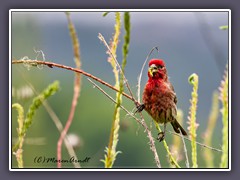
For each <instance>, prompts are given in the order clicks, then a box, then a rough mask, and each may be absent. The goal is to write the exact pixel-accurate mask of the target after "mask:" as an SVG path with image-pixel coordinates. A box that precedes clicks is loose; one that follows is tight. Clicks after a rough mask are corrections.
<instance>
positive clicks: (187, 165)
mask: <svg viewBox="0 0 240 180" xmlns="http://www.w3.org/2000/svg"><path fill="white" fill-rule="evenodd" d="M179 132H180V134H181V138H182V142H183V149H184V154H185V157H186V167H187V168H189V167H190V166H189V160H188V155H187V148H186V144H185V141H184V137H183V134H182V131H181V130H180V129H179Z"/></svg>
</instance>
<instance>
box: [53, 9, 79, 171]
mask: <svg viewBox="0 0 240 180" xmlns="http://www.w3.org/2000/svg"><path fill="white" fill-rule="evenodd" d="M66 16H67V20H68V27H69V32H70V36H71V39H72V46H73V53H74V59H75V64H76V68H77V69H80V68H81V58H80V51H79V49H80V44H79V41H78V37H77V33H76V30H75V28H74V25H73V23H72V21H71V18H70V14H69V13H68V12H67V13H66ZM80 75H81V74H78V73H76V74H75V78H74V86H73V98H72V105H71V109H70V113H69V116H68V120H67V123H66V125H65V127H64V129H63V131H62V133H61V135H60V137H59V139H58V144H57V158H58V160H59V161H58V163H57V166H58V168H61V167H62V164H61V161H60V160H61V159H62V143H63V140H64V139H65V136H66V135H67V132H68V130H69V128H70V126H71V124H72V121H73V117H74V114H75V110H76V106H77V102H78V98H79V96H80V91H81V76H80Z"/></svg>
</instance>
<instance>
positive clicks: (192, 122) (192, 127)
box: [188, 73, 198, 168]
mask: <svg viewBox="0 0 240 180" xmlns="http://www.w3.org/2000/svg"><path fill="white" fill-rule="evenodd" d="M188 81H189V83H190V84H191V85H193V92H192V99H191V101H190V102H191V106H190V112H189V118H188V119H189V131H190V137H191V140H192V141H191V146H192V163H193V168H197V167H198V164H197V144H196V137H197V134H196V130H197V127H198V124H197V123H196V113H197V102H198V92H197V91H198V75H197V74H195V73H194V74H192V75H191V76H190V77H189V79H188Z"/></svg>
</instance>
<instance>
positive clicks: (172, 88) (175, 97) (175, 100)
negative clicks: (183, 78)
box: [170, 83, 177, 104]
mask: <svg viewBox="0 0 240 180" xmlns="http://www.w3.org/2000/svg"><path fill="white" fill-rule="evenodd" d="M170 88H171V90H172V91H173V92H174V100H173V101H174V103H175V104H177V96H176V93H175V91H174V87H173V85H172V84H171V83H170Z"/></svg>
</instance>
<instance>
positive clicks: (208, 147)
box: [168, 131, 223, 153]
mask: <svg viewBox="0 0 240 180" xmlns="http://www.w3.org/2000/svg"><path fill="white" fill-rule="evenodd" d="M168 133H169V134H172V135H176V136H179V137H181V135H179V134H177V133H175V132H171V131H168ZM183 138H184V139H186V140H188V141H190V142H191V141H192V140H191V139H190V138H187V137H184V136H183ZM196 144H198V145H200V146H202V147H204V148H207V149H211V150H213V151H217V152H221V153H223V151H222V150H220V149H217V148H213V147H210V146H207V145H205V144H202V143H200V142H197V141H196Z"/></svg>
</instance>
